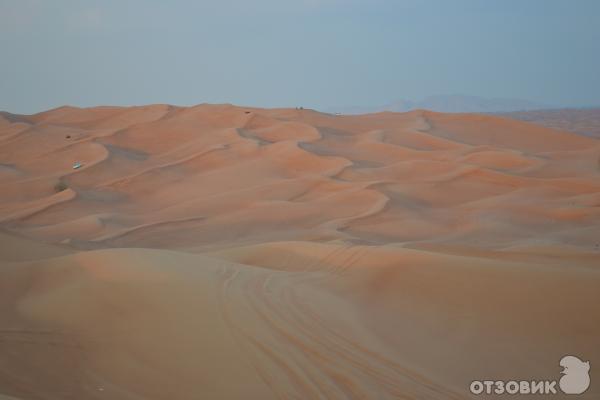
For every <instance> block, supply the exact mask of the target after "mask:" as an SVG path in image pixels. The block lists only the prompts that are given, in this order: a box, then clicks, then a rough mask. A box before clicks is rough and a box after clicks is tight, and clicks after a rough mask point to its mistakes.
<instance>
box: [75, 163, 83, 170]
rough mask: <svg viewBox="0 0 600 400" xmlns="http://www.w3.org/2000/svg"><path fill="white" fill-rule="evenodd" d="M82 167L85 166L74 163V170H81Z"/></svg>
mask: <svg viewBox="0 0 600 400" xmlns="http://www.w3.org/2000/svg"><path fill="white" fill-rule="evenodd" d="M82 166H83V165H82V164H81V163H80V162H76V163H73V169H79V168H81V167H82Z"/></svg>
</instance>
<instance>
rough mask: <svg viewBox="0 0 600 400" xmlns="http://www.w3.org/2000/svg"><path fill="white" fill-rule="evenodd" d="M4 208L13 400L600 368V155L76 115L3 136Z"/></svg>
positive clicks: (360, 129)
mask: <svg viewBox="0 0 600 400" xmlns="http://www.w3.org/2000/svg"><path fill="white" fill-rule="evenodd" d="M67 136H68V137H67ZM75 162H81V163H82V164H83V167H82V168H80V169H76V170H74V169H72V165H73V163H75ZM59 182H62V183H63V184H64V187H63V189H64V190H62V191H57V189H56V188H55V186H56V185H57V184H58V183H59ZM0 184H1V187H2V192H1V193H2V194H1V196H0V229H1V231H0V398H3V397H2V396H3V395H4V396H6V398H16V399H71V398H72V399H127V400H129V399H200V398H202V399H287V398H289V399H401V398H405V399H460V398H471V397H472V395H470V394H469V391H468V388H469V383H470V382H471V381H472V380H474V379H487V378H494V379H506V380H510V379H518V380H520V379H559V377H560V375H559V372H560V369H561V368H560V367H559V365H558V361H559V360H560V358H561V357H562V356H563V355H566V354H573V355H578V356H579V357H580V358H582V359H584V360H590V363H591V365H592V374H593V371H594V370H595V369H597V368H600V367H599V366H600V346H599V343H600V342H599V338H600V320H599V318H598V316H599V315H600V141H599V140H596V139H593V138H588V137H583V136H578V135H575V134H571V133H568V132H565V131H557V130H552V129H547V128H543V127H540V126H536V125H532V124H528V123H525V122H519V121H513V120H508V119H503V118H499V117H492V116H482V115H469V114H441V113H433V112H428V111H412V112H408V113H403V114H398V113H379V114H369V115H362V116H333V115H328V114H322V113H318V112H315V111H311V110H291V109H271V110H265V109H254V108H242V107H234V106H230V105H200V106H196V107H190V108H184V107H173V106H167V105H153V106H145V107H131V108H118V107H99V108H91V109H79V108H72V107H62V108H59V109H56V110H51V111H48V112H44V113H40V114H36V115H32V116H20V115H12V114H8V113H0ZM599 394H600V381H599V380H598V379H597V378H596V379H594V375H592V386H591V387H590V389H589V390H588V391H587V392H586V394H585V395H584V396H581V397H580V398H584V399H585V398H590V399H591V398H597V397H598V395H599ZM555 397H557V396H555ZM557 398H560V396H558V397H557Z"/></svg>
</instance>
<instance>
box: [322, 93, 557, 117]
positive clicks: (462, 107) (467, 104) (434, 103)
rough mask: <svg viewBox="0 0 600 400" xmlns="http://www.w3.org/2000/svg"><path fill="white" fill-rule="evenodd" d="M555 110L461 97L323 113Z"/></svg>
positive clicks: (521, 102)
mask: <svg viewBox="0 0 600 400" xmlns="http://www.w3.org/2000/svg"><path fill="white" fill-rule="evenodd" d="M547 108H555V107H552V106H551V105H548V104H542V103H536V102H532V101H528V100H521V99H504V98H485V97H477V96H463V95H440V96H430V97H427V98H425V99H423V100H420V101H412V100H399V101H397V102H394V103H391V104H387V105H384V106H379V107H356V106H350V107H332V108H330V109H327V110H325V111H328V112H331V113H341V114H367V113H374V112H381V111H395V112H406V111H411V110H416V109H426V110H432V111H439V112H448V113H463V112H464V113H491V112H511V111H528V110H539V109H547Z"/></svg>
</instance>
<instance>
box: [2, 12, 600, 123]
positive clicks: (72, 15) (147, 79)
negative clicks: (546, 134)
mask: <svg viewBox="0 0 600 400" xmlns="http://www.w3.org/2000/svg"><path fill="white" fill-rule="evenodd" d="M599 21H600V1H598V0H589V1H588V0H563V1H554V0H498V1H492V0H440V1H427V0H362V1H361V0H346V1H344V0H294V1H292V0H289V1H288V0H255V1H251V0H220V1H202V0H198V1H185V0H169V1H167V0H164V1H158V0H102V1H100V0H52V1H50V0H0V49H1V52H0V110H7V111H12V112H19V113H30V112H37V111H41V110H44V109H48V108H51V107H56V106H59V105H64V104H71V105H78V106H90V105H100V104H118V105H130V104H146V103H172V104H179V105H189V104H196V103H203V102H210V103H234V104H241V105H256V106H296V105H302V106H305V107H313V108H324V107H329V106H337V105H381V104H386V103H389V102H392V101H394V100H397V99H404V98H408V99H420V98H422V97H426V96H429V95H436V94H456V93H460V94H469V95H477V96H485V97H514V98H523V99H529V100H533V101H538V102H542V103H546V104H553V105H561V106H562V105H600V23H599Z"/></svg>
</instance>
